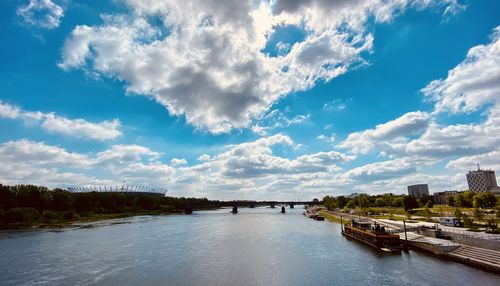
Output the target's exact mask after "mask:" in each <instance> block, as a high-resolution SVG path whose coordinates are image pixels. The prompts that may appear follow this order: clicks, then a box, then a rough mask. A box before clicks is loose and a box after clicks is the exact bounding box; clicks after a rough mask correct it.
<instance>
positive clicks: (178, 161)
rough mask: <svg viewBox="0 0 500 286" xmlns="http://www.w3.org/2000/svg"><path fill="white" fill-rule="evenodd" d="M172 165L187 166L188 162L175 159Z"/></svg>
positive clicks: (171, 162)
mask: <svg viewBox="0 0 500 286" xmlns="http://www.w3.org/2000/svg"><path fill="white" fill-rule="evenodd" d="M170 164H171V165H172V166H180V165H186V164H187V161H186V159H178V158H173V159H172V160H170Z"/></svg>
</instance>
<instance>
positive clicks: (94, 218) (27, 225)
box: [0, 208, 220, 230]
mask: <svg viewBox="0 0 500 286" xmlns="http://www.w3.org/2000/svg"><path fill="white" fill-rule="evenodd" d="M218 209H220V208H203V209H197V210H196V211H209V210H218ZM174 214H176V215H180V214H184V211H183V210H175V211H170V212H162V211H140V212H126V213H113V214H91V215H89V216H83V217H81V216H79V217H77V218H75V219H70V220H61V219H55V220H44V221H33V222H15V223H0V230H23V229H57V228H69V227H74V226H75V225H81V224H88V223H95V222H100V221H106V220H112V219H120V218H130V217H135V216H145V215H150V216H166V215H174Z"/></svg>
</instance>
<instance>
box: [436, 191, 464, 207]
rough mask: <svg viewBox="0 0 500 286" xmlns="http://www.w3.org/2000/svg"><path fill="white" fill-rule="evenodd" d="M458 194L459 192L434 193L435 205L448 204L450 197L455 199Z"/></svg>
mask: <svg viewBox="0 0 500 286" xmlns="http://www.w3.org/2000/svg"><path fill="white" fill-rule="evenodd" d="M456 194H458V191H446V192H436V193H434V203H435V204H440V205H445V204H447V203H448V197H453V196H455V195H456Z"/></svg>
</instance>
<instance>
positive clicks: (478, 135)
mask: <svg viewBox="0 0 500 286" xmlns="http://www.w3.org/2000/svg"><path fill="white" fill-rule="evenodd" d="M498 32H499V28H498V27H497V28H495V29H494V32H493V35H492V37H491V42H490V43H488V44H486V45H478V46H475V47H473V48H471V49H470V50H469V52H468V53H467V56H466V59H465V60H464V61H463V62H461V63H460V64H458V65H457V66H456V67H455V68H453V69H451V70H450V71H449V72H448V76H447V77H446V78H444V79H440V80H436V81H433V82H431V83H430V84H429V85H428V86H427V87H425V88H424V89H423V92H424V93H425V94H426V96H428V97H429V98H430V99H432V100H433V101H435V110H434V112H432V113H425V112H410V113H407V114H405V115H403V116H401V117H399V118H397V119H395V120H392V121H389V122H387V123H384V124H380V125H377V126H376V127H375V128H373V129H368V130H364V131H360V132H355V133H352V134H350V135H349V136H348V137H347V139H345V140H344V141H342V142H341V143H340V144H339V145H338V146H337V147H339V148H345V149H348V150H350V151H352V152H354V153H360V154H365V153H368V152H369V151H372V150H377V151H379V152H380V153H379V154H380V155H383V156H388V157H389V158H391V160H388V161H383V162H375V163H369V164H365V165H363V166H360V167H357V168H354V169H351V170H348V171H346V172H344V173H341V174H338V175H336V179H337V180H338V181H339V182H342V183H344V184H347V185H349V184H355V183H361V184H363V183H367V182H368V183H369V184H370V186H373V188H375V189H377V188H378V187H380V186H381V185H384V184H387V185H393V186H397V185H400V186H401V185H402V184H404V183H412V182H413V183H415V182H418V181H425V180H432V181H430V182H431V183H433V184H434V185H435V186H436V187H438V188H439V189H441V190H443V189H444V190H446V189H448V190H449V189H460V188H463V187H465V185H464V184H465V183H464V182H465V172H466V171H467V170H469V169H472V168H474V166H475V164H476V163H480V164H481V165H482V166H483V167H485V168H493V169H499V168H500V160H499V159H498V158H499V157H498V152H499V150H498V146H499V145H500V135H499V134H500V108H499V106H500V104H499V102H498V98H500V97H499V95H500V89H499V85H498V82H499V78H498V74H500V70H499V68H498V66H499V63H500V62H499V60H498V59H499V56H500V52H499V51H500V46H499V40H498ZM479 109H482V110H483V112H482V115H483V117H484V119H482V120H481V121H479V122H475V123H467V124H459V123H455V124H449V123H448V124H440V123H439V121H440V117H441V116H446V115H447V114H448V113H452V114H454V113H469V112H473V111H476V110H479ZM440 163H445V164H446V167H447V168H446V170H443V172H442V174H441V175H429V174H425V173H423V170H425V169H426V168H439V167H437V166H438V165H437V164H440ZM418 176H422V178H420V179H419V180H417V178H418ZM425 178H427V179H425ZM436 179H438V180H440V181H441V183H438V182H437V181H436ZM412 180H413V181H412Z"/></svg>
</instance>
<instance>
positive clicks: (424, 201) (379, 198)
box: [323, 191, 500, 211]
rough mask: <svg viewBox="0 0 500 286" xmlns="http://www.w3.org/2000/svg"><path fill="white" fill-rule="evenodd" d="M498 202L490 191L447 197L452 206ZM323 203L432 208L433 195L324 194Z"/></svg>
mask: <svg viewBox="0 0 500 286" xmlns="http://www.w3.org/2000/svg"><path fill="white" fill-rule="evenodd" d="M499 202H500V201H499V199H498V198H497V197H496V196H495V195H494V194H492V193H491V192H481V193H474V192H471V191H465V192H460V193H458V194H456V195H455V196H450V197H448V202H447V204H448V205H449V206H454V207H468V208H472V207H474V208H494V207H495V206H496V205H497V203H499ZM323 205H324V206H325V207H326V208H328V209H329V210H334V209H335V208H340V209H343V210H350V209H354V208H356V207H359V208H368V207H397V208H404V209H405V210H406V211H408V210H412V209H415V208H418V207H427V208H432V207H433V205H434V196H430V195H429V196H423V197H422V198H419V199H417V198H416V197H414V196H407V195H395V194H392V193H389V194H381V195H374V196H370V195H367V194H360V195H357V196H356V197H354V198H349V197H346V196H338V197H332V196H325V197H324V198H323Z"/></svg>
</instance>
